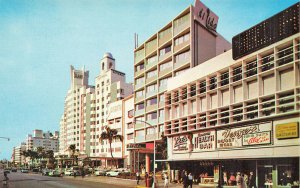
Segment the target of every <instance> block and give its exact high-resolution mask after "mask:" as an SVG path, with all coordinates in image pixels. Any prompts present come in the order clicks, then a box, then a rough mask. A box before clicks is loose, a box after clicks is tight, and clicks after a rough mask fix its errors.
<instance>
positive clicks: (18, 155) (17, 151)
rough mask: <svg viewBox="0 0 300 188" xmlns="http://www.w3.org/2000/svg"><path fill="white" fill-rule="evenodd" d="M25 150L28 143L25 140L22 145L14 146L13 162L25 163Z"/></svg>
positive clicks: (17, 163) (16, 163)
mask: <svg viewBox="0 0 300 188" xmlns="http://www.w3.org/2000/svg"><path fill="white" fill-rule="evenodd" d="M23 151H26V144H25V143H24V142H22V143H21V145H20V146H17V147H14V149H13V162H14V164H15V165H24V163H25V157H24V155H22V153H23Z"/></svg>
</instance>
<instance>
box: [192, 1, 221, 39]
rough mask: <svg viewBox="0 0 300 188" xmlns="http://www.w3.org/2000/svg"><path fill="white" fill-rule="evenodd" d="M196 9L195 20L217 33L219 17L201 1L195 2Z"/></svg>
mask: <svg viewBox="0 0 300 188" xmlns="http://www.w3.org/2000/svg"><path fill="white" fill-rule="evenodd" d="M194 9H195V12H196V14H197V16H196V17H195V19H196V20H198V21H199V22H200V23H201V25H203V26H204V27H205V28H207V29H208V30H210V31H212V32H214V33H215V32H216V29H217V25H218V20H219V17H218V16H217V15H216V14H215V13H213V12H212V11H211V10H210V9H209V8H208V7H206V6H205V5H204V4H203V3H202V2H200V1H199V0H197V1H196V2H195V7H194Z"/></svg>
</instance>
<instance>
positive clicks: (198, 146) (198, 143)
mask: <svg viewBox="0 0 300 188" xmlns="http://www.w3.org/2000/svg"><path fill="white" fill-rule="evenodd" d="M193 137H194V143H193V144H194V151H211V150H214V149H215V138H216V133H215V131H209V132H204V133H198V134H194V136H193Z"/></svg>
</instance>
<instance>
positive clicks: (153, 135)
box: [146, 134, 155, 140]
mask: <svg viewBox="0 0 300 188" xmlns="http://www.w3.org/2000/svg"><path fill="white" fill-rule="evenodd" d="M154 139H155V134H147V135H146V140H154Z"/></svg>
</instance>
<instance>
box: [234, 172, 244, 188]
mask: <svg viewBox="0 0 300 188" xmlns="http://www.w3.org/2000/svg"><path fill="white" fill-rule="evenodd" d="M236 185H237V187H238V188H245V186H244V179H243V176H242V174H241V173H240V172H237V174H236Z"/></svg>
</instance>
